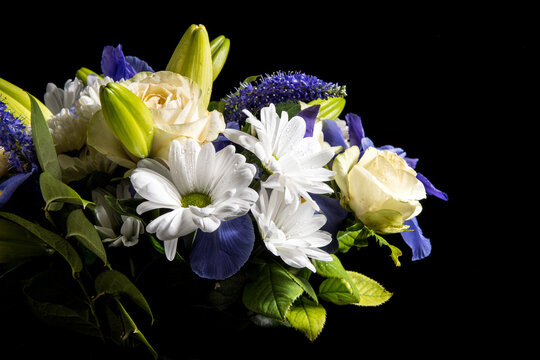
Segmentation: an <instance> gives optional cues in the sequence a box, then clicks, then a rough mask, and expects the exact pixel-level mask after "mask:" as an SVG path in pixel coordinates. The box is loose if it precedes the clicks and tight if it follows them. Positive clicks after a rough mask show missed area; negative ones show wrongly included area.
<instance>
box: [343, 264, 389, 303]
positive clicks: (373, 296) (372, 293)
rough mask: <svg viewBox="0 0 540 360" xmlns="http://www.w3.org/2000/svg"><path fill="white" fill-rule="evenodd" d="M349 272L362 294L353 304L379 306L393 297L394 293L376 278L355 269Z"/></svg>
mask: <svg viewBox="0 0 540 360" xmlns="http://www.w3.org/2000/svg"><path fill="white" fill-rule="evenodd" d="M347 273H348V274H349V276H350V278H351V279H352V281H353V284H354V286H355V287H356V289H357V290H358V293H359V295H360V300H359V301H358V302H356V303H354V304H353V305H359V306H378V305H381V304H383V303H385V302H386V301H388V299H390V298H391V297H392V293H391V292H389V291H387V290H386V289H385V288H384V287H382V286H381V284H379V283H378V282H376V281H375V280H373V279H371V278H369V277H367V276H365V275H362V274H359V273H357V272H354V271H347Z"/></svg>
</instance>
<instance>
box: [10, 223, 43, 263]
mask: <svg viewBox="0 0 540 360" xmlns="http://www.w3.org/2000/svg"><path fill="white" fill-rule="evenodd" d="M51 251H52V250H50V249H47V247H46V246H45V244H43V242H42V241H40V240H39V239H38V238H37V237H36V236H35V235H34V234H32V233H31V232H29V231H27V230H26V229H25V228H23V227H22V226H20V225H17V224H15V223H14V222H11V221H7V220H4V219H0V264H6V263H13V262H16V261H20V260H25V259H29V258H33V257H39V256H45V255H50V254H51Z"/></svg>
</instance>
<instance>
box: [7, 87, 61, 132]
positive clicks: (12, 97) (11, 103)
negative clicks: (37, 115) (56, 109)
mask: <svg viewBox="0 0 540 360" xmlns="http://www.w3.org/2000/svg"><path fill="white" fill-rule="evenodd" d="M0 99H2V102H3V103H4V104H6V106H7V107H8V109H9V110H10V111H11V112H13V113H15V115H16V116H17V117H19V118H20V119H21V120H22V121H23V123H24V125H26V126H30V108H31V104H30V96H29V95H28V93H27V92H26V91H24V90H23V89H21V88H20V87H18V86H17V85H14V84H12V83H10V82H9V81H7V80H4V79H2V78H0ZM35 100H36V101H37V103H38V105H39V107H40V108H41V112H42V113H43V116H44V117H45V119H46V120H48V119H49V118H50V117H51V116H52V113H51V111H50V110H49V109H48V108H47V107H46V106H45V104H43V103H42V102H41V101H39V100H37V99H35Z"/></svg>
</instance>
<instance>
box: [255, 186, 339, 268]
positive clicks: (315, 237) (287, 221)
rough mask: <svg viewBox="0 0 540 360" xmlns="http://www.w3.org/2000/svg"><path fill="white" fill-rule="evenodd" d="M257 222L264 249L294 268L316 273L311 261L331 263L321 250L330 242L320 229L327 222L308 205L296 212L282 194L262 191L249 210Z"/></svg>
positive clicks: (326, 234) (328, 255) (330, 237)
mask: <svg viewBox="0 0 540 360" xmlns="http://www.w3.org/2000/svg"><path fill="white" fill-rule="evenodd" d="M251 212H252V213H253V215H254V216H255V219H256V220H257V224H258V227H259V230H260V232H261V236H262V238H263V240H264V244H265V245H266V248H267V249H268V250H269V251H270V252H271V253H272V254H274V255H276V256H279V257H280V258H281V259H282V260H283V261H284V262H285V263H287V264H288V265H290V266H292V267H295V268H304V267H306V268H308V269H310V270H311V271H313V272H315V267H314V266H313V263H312V262H311V261H310V258H311V259H316V260H322V261H331V260H332V257H331V256H330V254H328V253H327V252H326V251H324V250H322V249H320V248H321V247H323V246H326V245H328V244H329V243H330V242H331V241H332V235H331V234H330V233H328V232H326V231H322V230H320V228H321V227H322V226H323V225H324V224H325V223H326V217H325V216H324V215H323V214H319V213H315V211H314V210H313V208H312V207H311V206H309V204H307V203H302V204H300V205H299V206H298V208H297V209H295V208H294V207H293V206H291V205H288V204H287V203H286V202H285V197H284V193H282V192H279V191H271V194H270V196H269V195H268V190H266V189H261V192H260V193H259V200H258V201H257V203H256V204H255V206H253V208H252V209H251Z"/></svg>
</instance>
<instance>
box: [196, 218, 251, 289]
mask: <svg viewBox="0 0 540 360" xmlns="http://www.w3.org/2000/svg"><path fill="white" fill-rule="evenodd" d="M254 243H255V230H254V228H253V223H252V221H251V218H250V217H249V215H247V214H246V215H244V216H240V217H238V218H236V219H233V220H229V221H223V222H222V223H221V225H220V227H219V228H218V229H217V230H216V231H214V232H211V233H205V232H203V231H197V235H196V236H195V241H194V242H193V247H192V248H191V254H190V263H191V269H192V270H193V272H194V273H195V274H197V275H198V276H200V277H202V278H206V279H214V280H223V279H226V278H228V277H230V276H232V275H234V274H236V272H238V270H240V268H241V267H242V266H243V265H244V264H245V263H246V261H247V260H248V259H249V256H250V255H251V251H252V250H253V244H254Z"/></svg>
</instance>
